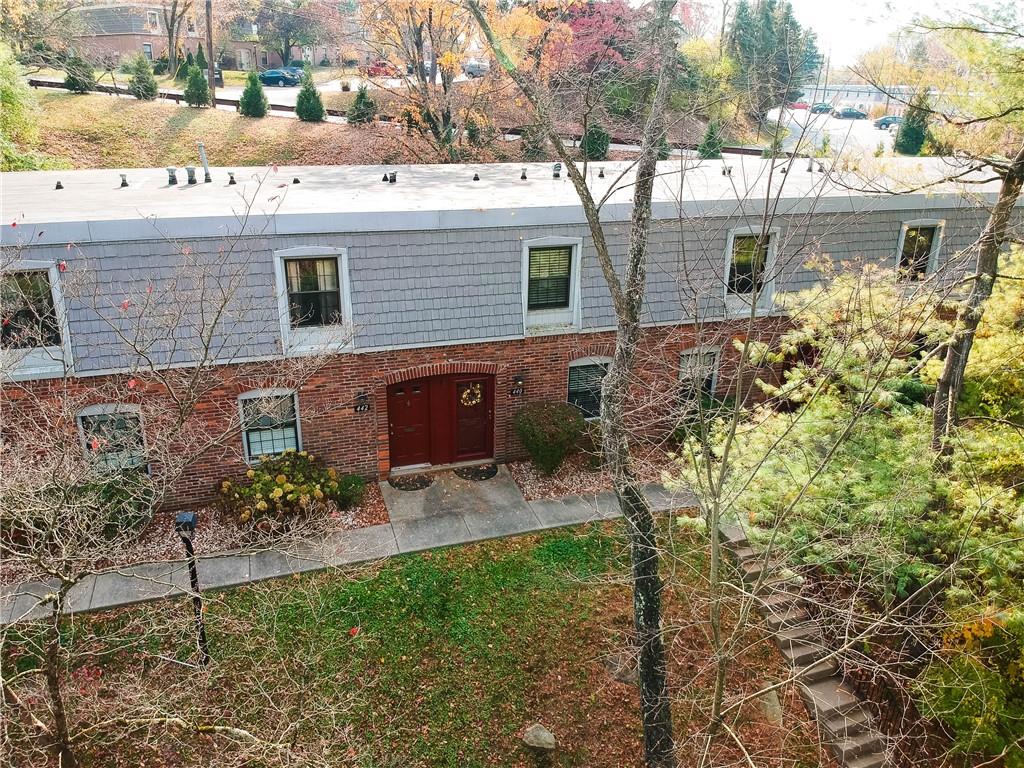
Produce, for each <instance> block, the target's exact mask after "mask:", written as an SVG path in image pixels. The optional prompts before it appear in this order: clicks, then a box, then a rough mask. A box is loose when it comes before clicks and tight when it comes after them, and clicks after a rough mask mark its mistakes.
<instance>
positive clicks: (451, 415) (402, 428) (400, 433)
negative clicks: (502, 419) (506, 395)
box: [387, 374, 494, 468]
mask: <svg viewBox="0 0 1024 768" xmlns="http://www.w3.org/2000/svg"><path fill="white" fill-rule="evenodd" d="M387 392H388V436H389V444H390V453H391V462H390V463H391V466H392V468H399V467H407V466H411V465H416V464H433V465H435V466H436V465H441V464H451V463H454V462H458V461H471V460H473V459H486V458H490V457H491V456H493V455H494V377H493V376H481V375H472V374H470V375H466V374H461V375H456V376H434V377H431V378H428V379H415V380H412V381H404V382H402V383H400V384H392V385H391V386H389V387H388V390H387Z"/></svg>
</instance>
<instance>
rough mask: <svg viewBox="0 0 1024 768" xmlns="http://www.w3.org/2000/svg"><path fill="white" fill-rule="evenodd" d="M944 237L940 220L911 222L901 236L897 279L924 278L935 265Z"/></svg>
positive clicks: (912, 280)
mask: <svg viewBox="0 0 1024 768" xmlns="http://www.w3.org/2000/svg"><path fill="white" fill-rule="evenodd" d="M941 239H942V226H941V224H940V223H939V222H927V223H925V222H922V223H916V222H909V223H906V224H904V225H903V231H902V233H901V236H900V247H899V267H898V270H897V279H898V280H901V281H907V282H919V281H921V280H924V278H925V277H926V276H927V275H928V272H929V271H931V270H932V269H933V267H934V264H933V259H934V256H935V254H936V253H937V252H938V248H939V242H940V240H941Z"/></svg>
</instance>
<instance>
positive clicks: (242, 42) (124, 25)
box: [74, 2, 354, 70]
mask: <svg viewBox="0 0 1024 768" xmlns="http://www.w3.org/2000/svg"><path fill="white" fill-rule="evenodd" d="M75 13H76V17H77V23H76V25H75V30H76V35H75V39H74V41H75V45H76V47H78V48H79V49H81V50H83V51H84V52H86V53H88V54H89V55H91V56H94V57H97V58H98V57H104V56H114V57H115V58H118V59H121V60H123V59H127V58H131V57H132V56H135V55H136V54H139V53H141V54H143V55H144V56H145V57H146V58H148V59H150V60H153V59H157V58H160V57H161V56H163V55H164V54H166V53H167V29H166V25H165V24H164V15H163V8H162V6H161V5H160V4H159V3H145V2H140V3H130V2H128V3H126V2H108V3H103V4H95V5H87V6H83V7H82V8H80V9H77V10H76V11H75ZM203 19H204V17H203V16H202V15H201V14H198V13H197V14H194V15H193V16H190V17H188V18H186V19H185V21H184V23H183V24H182V28H181V34H180V38H179V44H180V45H181V48H182V50H183V51H185V52H189V51H191V52H192V53H193V54H194V53H195V52H196V50H197V49H198V48H199V44H200V42H202V44H203V46H204V47H205V46H206V30H205V26H204V24H205V22H204V21H203ZM243 26H245V25H234V26H232V27H231V29H230V33H228V34H227V35H226V36H225V35H222V34H218V35H215V37H214V48H215V50H216V51H217V55H218V58H219V59H220V60H222V61H223V64H224V68H225V69H243V70H249V69H256V70H262V69H269V68H274V67H280V66H282V65H284V64H287V63H288V62H282V61H281V56H280V54H279V53H277V52H274V51H271V50H268V49H267V48H266V47H265V46H263V45H262V44H261V43H260V42H259V40H258V39H257V38H256V36H255V34H252V31H251V29H243V28H242V27H243ZM215 32H216V30H215ZM225 38H226V39H225ZM353 39H354V38H353ZM291 60H293V61H305V62H307V63H309V64H311V65H319V64H320V63H321V62H322V61H324V60H327V61H328V62H330V64H331V65H333V66H337V65H340V64H341V63H342V51H341V48H340V47H339V46H338V45H336V44H333V43H330V44H325V43H316V44H313V45H296V46H293V47H292V59H291Z"/></svg>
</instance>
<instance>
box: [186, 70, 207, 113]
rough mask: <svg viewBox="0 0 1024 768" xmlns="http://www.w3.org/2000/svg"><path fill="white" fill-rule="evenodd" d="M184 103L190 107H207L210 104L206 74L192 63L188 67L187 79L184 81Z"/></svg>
mask: <svg viewBox="0 0 1024 768" xmlns="http://www.w3.org/2000/svg"><path fill="white" fill-rule="evenodd" d="M185 103H186V104H188V105H189V106H190V107H208V106H209V105H210V84H209V83H207V82H206V75H205V74H204V73H203V71H202V70H201V69H199V67H197V66H196V65H195V64H193V65H192V66H191V67H189V68H188V79H187V80H186V82H185Z"/></svg>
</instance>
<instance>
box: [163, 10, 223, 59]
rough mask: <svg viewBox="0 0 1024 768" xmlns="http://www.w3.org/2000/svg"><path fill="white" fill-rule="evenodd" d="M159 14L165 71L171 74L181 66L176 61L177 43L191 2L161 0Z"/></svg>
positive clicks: (190, 11) (189, 12)
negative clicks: (165, 56) (162, 26)
mask: <svg viewBox="0 0 1024 768" xmlns="http://www.w3.org/2000/svg"><path fill="white" fill-rule="evenodd" d="M160 12H161V15H162V16H163V19H164V34H165V35H166V36H167V71H168V72H170V73H172V74H173V73H175V72H177V71H178V67H179V66H180V64H181V62H179V61H178V41H179V40H180V39H181V25H182V24H184V23H185V19H187V18H188V16H189V14H191V13H192V0H162V3H161V5H160ZM210 54H211V55H212V54H213V52H212V51H211V52H210Z"/></svg>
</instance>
